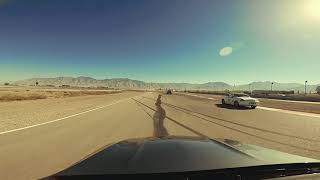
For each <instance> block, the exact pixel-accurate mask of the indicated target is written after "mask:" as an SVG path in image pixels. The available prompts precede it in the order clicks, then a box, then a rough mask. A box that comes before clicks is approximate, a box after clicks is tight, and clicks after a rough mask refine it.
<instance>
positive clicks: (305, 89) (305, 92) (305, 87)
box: [304, 81, 308, 95]
mask: <svg viewBox="0 0 320 180" xmlns="http://www.w3.org/2000/svg"><path fill="white" fill-rule="evenodd" d="M307 82H308V81H305V82H304V94H305V95H307Z"/></svg>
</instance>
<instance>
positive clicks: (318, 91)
mask: <svg viewBox="0 0 320 180" xmlns="http://www.w3.org/2000/svg"><path fill="white" fill-rule="evenodd" d="M316 91H317V93H318V94H319V95H320V86H318V87H317V89H316Z"/></svg>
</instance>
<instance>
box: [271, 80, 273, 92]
mask: <svg viewBox="0 0 320 180" xmlns="http://www.w3.org/2000/svg"><path fill="white" fill-rule="evenodd" d="M272 86H273V82H272V83H271V91H272Z"/></svg>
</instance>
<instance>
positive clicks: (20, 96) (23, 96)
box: [0, 89, 121, 102]
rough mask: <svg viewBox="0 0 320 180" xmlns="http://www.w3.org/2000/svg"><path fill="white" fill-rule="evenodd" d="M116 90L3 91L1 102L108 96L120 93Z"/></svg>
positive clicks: (0, 93) (0, 94) (0, 97)
mask: <svg viewBox="0 0 320 180" xmlns="http://www.w3.org/2000/svg"><path fill="white" fill-rule="evenodd" d="M120 92H121V91H115V90H96V91H95V90H64V91H61V90H57V89H53V90H41V89H31V90H30V89H10V90H8V89H3V90H1V91H0V102H1V101H2V102H7V101H23V100H36V99H47V98H64V97H76V96H86V95H107V94H114V93H120Z"/></svg>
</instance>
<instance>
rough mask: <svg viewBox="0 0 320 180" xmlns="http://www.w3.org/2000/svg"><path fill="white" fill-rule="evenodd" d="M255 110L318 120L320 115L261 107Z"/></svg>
mask: <svg viewBox="0 0 320 180" xmlns="http://www.w3.org/2000/svg"><path fill="white" fill-rule="evenodd" d="M257 108H258V109H263V110H267V111H276V112H282V113H287V114H294V115H299V116H307V117H315V118H320V114H315V113H306V112H298V111H289V110H284V109H276V108H269V107H262V106H258V107H257Z"/></svg>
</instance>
